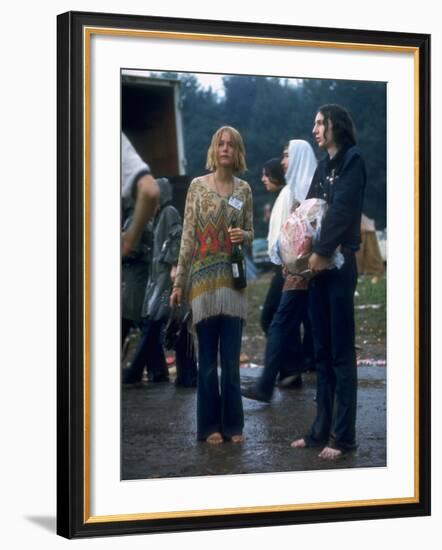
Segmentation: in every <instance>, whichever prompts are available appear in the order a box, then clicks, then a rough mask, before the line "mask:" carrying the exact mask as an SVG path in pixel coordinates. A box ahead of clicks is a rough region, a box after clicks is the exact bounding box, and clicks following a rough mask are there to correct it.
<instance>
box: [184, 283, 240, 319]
mask: <svg viewBox="0 0 442 550" xmlns="http://www.w3.org/2000/svg"><path fill="white" fill-rule="evenodd" d="M191 306H192V323H193V325H196V324H197V323H199V322H200V321H202V320H203V319H207V318H209V317H214V316H215V315H228V316H230V317H240V318H241V319H243V320H244V321H245V320H246V316H247V296H246V292H245V291H241V290H234V289H232V288H218V289H216V290H214V291H211V292H205V293H204V294H201V295H199V296H198V297H197V298H194V299H193V300H192V302H191Z"/></svg>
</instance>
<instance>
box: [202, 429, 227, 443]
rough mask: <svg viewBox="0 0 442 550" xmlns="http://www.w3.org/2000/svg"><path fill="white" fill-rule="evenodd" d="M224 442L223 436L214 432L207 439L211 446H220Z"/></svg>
mask: <svg viewBox="0 0 442 550" xmlns="http://www.w3.org/2000/svg"><path fill="white" fill-rule="evenodd" d="M223 442H224V439H223V436H222V435H221V434H220V433H219V432H213V434H210V435H209V437H208V438H207V439H206V443H209V444H210V445H219V444H220V443H223Z"/></svg>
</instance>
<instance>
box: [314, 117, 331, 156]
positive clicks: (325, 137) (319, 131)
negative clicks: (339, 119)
mask: <svg viewBox="0 0 442 550" xmlns="http://www.w3.org/2000/svg"><path fill="white" fill-rule="evenodd" d="M312 134H313V136H314V138H315V141H316V143H317V144H318V146H319V147H321V149H329V148H330V147H333V146H335V145H336V143H335V140H334V137H333V124H332V121H331V120H328V128H327V129H325V120H324V115H323V114H322V113H318V114H317V115H316V118H315V124H314V126H313V130H312Z"/></svg>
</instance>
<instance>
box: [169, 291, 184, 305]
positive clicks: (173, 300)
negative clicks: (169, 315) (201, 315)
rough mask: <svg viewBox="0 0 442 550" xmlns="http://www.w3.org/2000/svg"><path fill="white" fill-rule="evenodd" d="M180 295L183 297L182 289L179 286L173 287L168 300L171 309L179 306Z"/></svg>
mask: <svg viewBox="0 0 442 550" xmlns="http://www.w3.org/2000/svg"><path fill="white" fill-rule="evenodd" d="M182 297H183V290H182V289H181V288H174V289H173V290H172V294H171V295H170V300H169V304H170V307H171V308H172V309H173V308H175V307H179V306H180V305H181V300H182Z"/></svg>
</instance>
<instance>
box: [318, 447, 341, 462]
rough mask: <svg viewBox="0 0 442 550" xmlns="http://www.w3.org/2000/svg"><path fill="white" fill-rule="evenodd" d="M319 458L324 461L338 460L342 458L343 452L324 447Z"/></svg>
mask: <svg viewBox="0 0 442 550" xmlns="http://www.w3.org/2000/svg"><path fill="white" fill-rule="evenodd" d="M318 456H319V458H323V459H324V460H336V459H337V458H340V457H341V456H342V451H340V450H339V449H332V448H331V447H324V448H323V449H322V451H321V452H320V453H319V455H318Z"/></svg>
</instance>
